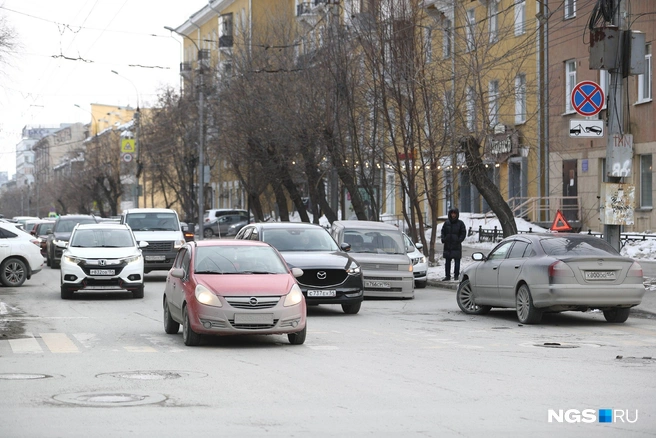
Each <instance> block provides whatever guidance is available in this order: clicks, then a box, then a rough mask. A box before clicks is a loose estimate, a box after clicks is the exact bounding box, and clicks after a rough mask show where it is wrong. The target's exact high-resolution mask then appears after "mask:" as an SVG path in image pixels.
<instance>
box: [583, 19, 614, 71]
mask: <svg viewBox="0 0 656 438" xmlns="http://www.w3.org/2000/svg"><path fill="white" fill-rule="evenodd" d="M620 44H621V31H620V30H619V28H618V27H617V26H608V27H598V28H596V29H593V30H591V31H590V70H617V69H618V68H619V67H620V59H619V57H618V54H619V53H620V50H619V48H620Z"/></svg>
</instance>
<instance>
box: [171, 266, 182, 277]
mask: <svg viewBox="0 0 656 438" xmlns="http://www.w3.org/2000/svg"><path fill="white" fill-rule="evenodd" d="M184 276H185V272H184V269H182V268H173V269H171V277H175V278H184Z"/></svg>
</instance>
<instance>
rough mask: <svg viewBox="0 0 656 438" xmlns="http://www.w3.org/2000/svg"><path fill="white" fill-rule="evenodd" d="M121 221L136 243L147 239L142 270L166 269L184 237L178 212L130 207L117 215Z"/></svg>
mask: <svg viewBox="0 0 656 438" xmlns="http://www.w3.org/2000/svg"><path fill="white" fill-rule="evenodd" d="M121 223H122V224H128V225H129V226H130V228H131V229H132V232H133V233H134V237H135V238H136V239H137V242H142V241H145V242H148V246H146V247H145V248H143V249H142V252H143V255H144V273H146V274H147V273H149V272H150V271H156V270H166V271H168V270H169V269H171V267H172V266H173V261H174V260H175V256H176V255H177V253H178V250H179V249H180V248H181V247H182V245H184V243H185V238H184V234H183V233H182V227H181V226H180V220H179V219H178V213H176V212H175V210H171V209H168V208H131V209H129V210H125V211H124V212H123V214H122V215H121Z"/></svg>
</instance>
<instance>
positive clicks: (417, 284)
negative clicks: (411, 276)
mask: <svg viewBox="0 0 656 438" xmlns="http://www.w3.org/2000/svg"><path fill="white" fill-rule="evenodd" d="M427 283H428V280H425V281H415V289H424V288H425V287H426V284H427Z"/></svg>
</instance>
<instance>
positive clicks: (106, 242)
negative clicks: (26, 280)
mask: <svg viewBox="0 0 656 438" xmlns="http://www.w3.org/2000/svg"><path fill="white" fill-rule="evenodd" d="M61 245H65V247H66V250H65V251H64V253H63V255H62V259H61V297H62V299H70V298H73V292H75V291H79V290H112V289H114V290H117V289H124V290H127V291H130V292H132V296H133V297H134V298H143V296H144V258H143V255H142V254H141V248H145V247H147V246H148V242H145V241H143V242H140V243H139V244H137V241H136V239H135V238H134V234H133V233H132V230H131V229H130V227H129V226H127V225H124V224H110V223H104V224H80V225H77V226H76V227H75V228H74V229H73V233H72V234H71V239H70V241H69V242H66V243H62V244H61Z"/></svg>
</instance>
